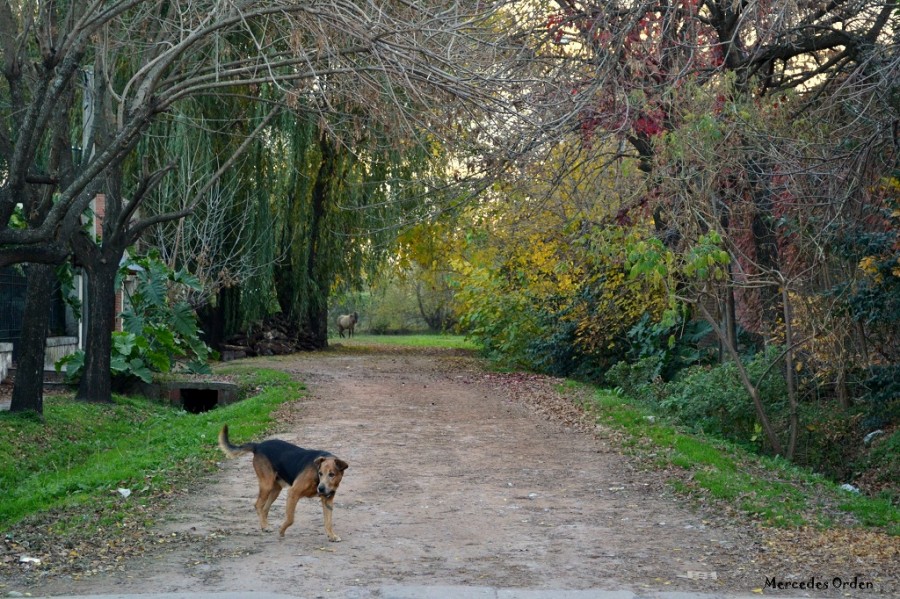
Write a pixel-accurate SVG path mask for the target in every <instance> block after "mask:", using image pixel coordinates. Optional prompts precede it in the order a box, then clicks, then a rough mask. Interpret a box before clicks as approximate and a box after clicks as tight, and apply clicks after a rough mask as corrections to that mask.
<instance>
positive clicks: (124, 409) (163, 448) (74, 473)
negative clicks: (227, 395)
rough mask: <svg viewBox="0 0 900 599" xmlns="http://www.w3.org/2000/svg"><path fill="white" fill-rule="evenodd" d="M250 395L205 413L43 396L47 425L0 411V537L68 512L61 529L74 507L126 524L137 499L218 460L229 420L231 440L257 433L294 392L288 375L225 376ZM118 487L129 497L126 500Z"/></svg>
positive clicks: (249, 371)
mask: <svg viewBox="0 0 900 599" xmlns="http://www.w3.org/2000/svg"><path fill="white" fill-rule="evenodd" d="M222 370H223V371H225V372H228V373H230V374H235V375H237V378H238V383H239V384H240V385H241V387H242V388H245V389H254V390H256V394H255V395H254V396H253V397H250V398H248V399H245V400H244V401H240V402H237V403H234V404H231V405H229V406H224V407H221V408H217V409H215V410H212V411H209V412H205V413H202V414H189V413H187V412H185V411H183V410H182V409H180V408H179V407H175V406H171V405H164V404H162V403H160V402H155V401H151V400H146V399H143V398H127V397H119V396H116V397H115V398H114V402H113V403H111V404H95V403H85V402H76V401H74V399H72V397H71V396H52V397H48V398H47V399H46V401H45V405H44V422H43V423H42V422H40V421H39V420H38V419H37V418H35V417H34V416H33V415H32V416H28V415H24V416H23V415H19V414H12V413H9V412H3V413H0V498H2V499H0V533H2V532H5V531H6V530H8V529H9V528H10V527H11V526H13V525H14V524H15V523H17V522H19V521H21V520H22V519H24V518H26V517H29V516H33V515H37V514H41V513H46V512H49V511H51V510H53V511H61V512H72V519H71V520H66V519H65V518H61V519H59V520H58V521H57V523H56V524H55V526H56V528H57V530H59V531H61V530H63V529H66V528H67V527H69V526H73V525H77V524H76V523H77V521H78V520H79V519H84V517H83V514H81V515H78V514H79V511H80V510H84V509H93V508H92V507H91V506H100V505H103V506H105V508H104V509H106V508H110V507H112V511H111V512H110V513H109V514H108V515H107V516H105V517H106V518H107V519H109V520H110V521H116V520H119V519H121V518H122V517H123V514H122V513H120V511H119V510H125V511H127V510H128V509H130V508H134V506H135V505H136V504H139V503H140V502H141V500H142V497H143V496H148V497H149V496H152V495H155V494H158V493H165V492H168V490H170V489H171V488H173V486H176V485H177V484H178V481H179V480H180V477H189V476H193V475H196V474H197V473H199V472H203V471H206V470H208V469H210V468H211V467H212V465H213V464H214V463H215V460H217V459H221V455H220V454H218V450H217V449H216V440H217V435H218V431H219V429H220V428H221V426H222V424H225V423H228V424H229V425H230V428H231V431H232V437H233V438H235V439H237V440H245V439H249V438H253V437H257V436H258V435H260V434H261V433H262V432H263V431H264V430H266V428H267V427H268V426H270V424H271V422H272V419H271V417H270V414H271V413H272V411H273V410H274V409H275V408H276V407H277V406H278V405H280V404H281V403H283V402H285V401H288V400H291V399H294V398H296V397H297V396H298V395H299V393H300V385H299V384H298V383H295V382H292V381H291V379H290V377H289V376H288V375H286V374H283V373H280V372H276V371H271V370H258V369H253V368H251V367H245V368H243V369H241V368H236V369H231V371H228V370H226V369H222ZM118 488H127V489H130V490H131V491H132V493H133V494H132V496H131V498H132V499H130V500H129V501H127V502H125V501H122V497H121V496H120V495H119V494H118V493H117V492H116V489H118Z"/></svg>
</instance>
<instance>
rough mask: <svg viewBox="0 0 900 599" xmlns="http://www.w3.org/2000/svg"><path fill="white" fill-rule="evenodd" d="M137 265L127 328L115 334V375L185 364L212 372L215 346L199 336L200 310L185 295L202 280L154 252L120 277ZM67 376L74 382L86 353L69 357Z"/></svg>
mask: <svg viewBox="0 0 900 599" xmlns="http://www.w3.org/2000/svg"><path fill="white" fill-rule="evenodd" d="M134 266H136V267H137V268H135V269H134V270H135V271H136V274H135V279H136V285H135V288H134V291H133V292H132V293H131V294H130V295H129V296H128V299H129V302H128V306H127V307H126V309H125V310H124V311H123V313H122V322H123V327H124V329H125V330H124V331H116V332H114V333H112V356H111V360H110V370H111V372H112V375H113V377H114V378H115V379H118V380H120V381H121V380H128V379H134V378H137V379H141V380H142V381H145V382H148V383H149V382H151V380H152V379H153V372H169V371H170V370H172V369H173V368H174V367H175V366H176V364H178V363H181V364H183V365H184V367H185V368H186V369H187V370H189V371H190V372H200V373H206V372H209V365H208V363H207V360H208V358H209V353H210V350H209V348H208V347H207V346H206V344H205V343H203V341H202V340H201V339H200V329H199V328H198V326H197V315H196V314H195V313H194V310H193V308H191V306H190V304H188V303H187V302H186V301H184V300H183V299H176V298H177V295H178V293H179V292H180V291H181V290H183V289H187V290H199V289H200V287H201V285H200V281H199V280H198V279H197V278H196V277H194V276H193V275H191V274H189V273H188V272H186V271H184V270H179V271H173V270H171V269H170V268H169V267H168V266H166V264H165V263H164V262H162V261H161V260H160V259H159V258H158V257H155V256H150V257H147V258H142V259H139V260H135V261H133V262H129V263H127V264H125V265H123V266H122V269H121V271H120V276H124V274H126V273H127V272H131V271H130V270H129V268H130V267H134ZM63 367H65V370H66V380H67V381H69V382H75V381H77V380H78V379H79V378H80V377H81V373H82V370H83V369H84V352H83V351H78V352H75V353H74V354H71V355H69V356H66V357H65V358H63V359H61V360H60V361H58V362H57V364H56V369H57V370H61V369H62V368H63Z"/></svg>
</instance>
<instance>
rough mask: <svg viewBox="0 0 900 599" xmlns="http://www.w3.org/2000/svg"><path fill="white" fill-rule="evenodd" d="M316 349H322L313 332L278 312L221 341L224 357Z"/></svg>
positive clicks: (231, 358)
mask: <svg viewBox="0 0 900 599" xmlns="http://www.w3.org/2000/svg"><path fill="white" fill-rule="evenodd" d="M316 349H321V346H320V344H318V343H316V341H315V339H314V338H313V336H312V335H310V334H309V333H306V332H305V331H300V330H299V328H298V327H297V325H296V324H295V323H291V322H288V321H287V320H286V319H285V318H284V317H283V316H280V315H276V316H271V317H269V318H266V319H265V320H264V321H263V322H262V323H257V324H255V325H254V326H253V327H252V328H251V329H250V330H249V331H247V332H242V333H237V334H236V335H232V336H231V337H229V338H228V339H226V340H225V342H224V343H223V344H222V345H221V352H222V360H223V361H228V360H237V359H238V358H245V357H248V356H251V357H252V356H281V355H285V354H293V353H296V352H300V351H312V350H316Z"/></svg>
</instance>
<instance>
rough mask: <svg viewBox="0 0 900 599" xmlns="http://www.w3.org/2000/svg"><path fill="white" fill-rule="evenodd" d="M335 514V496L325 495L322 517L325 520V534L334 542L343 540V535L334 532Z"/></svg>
mask: <svg viewBox="0 0 900 599" xmlns="http://www.w3.org/2000/svg"><path fill="white" fill-rule="evenodd" d="M333 514H334V497H329V498H326V497H323V498H322V517H323V519H324V520H325V534H326V535H328V540H329V541H332V542H333V543H338V542H340V540H341V537H339V536H337V535H336V534H334V526H333V525H332V520H331V517H332V515H333Z"/></svg>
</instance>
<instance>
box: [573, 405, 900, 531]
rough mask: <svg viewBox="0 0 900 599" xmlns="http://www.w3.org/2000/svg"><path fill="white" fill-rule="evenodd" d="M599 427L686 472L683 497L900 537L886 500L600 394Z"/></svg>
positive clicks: (773, 521) (898, 511)
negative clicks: (849, 519) (839, 517)
mask: <svg viewBox="0 0 900 599" xmlns="http://www.w3.org/2000/svg"><path fill="white" fill-rule="evenodd" d="M585 407H587V408H589V409H592V410H593V411H594V413H595V414H596V416H597V420H598V422H602V423H604V424H607V425H610V426H612V427H613V428H615V429H617V430H620V431H622V432H624V433H625V435H626V439H625V440H624V445H625V446H627V447H633V448H636V449H634V450H633V451H634V452H635V453H639V454H643V455H648V456H649V455H653V456H654V458H653V461H652V463H653V464H654V465H655V466H656V467H660V468H667V469H672V468H674V469H676V470H680V471H681V473H682V474H683V476H675V477H673V479H672V482H671V484H672V487H673V488H674V489H675V491H676V492H678V493H682V494H687V495H695V496H709V497H712V498H714V499H715V500H718V501H722V502H725V503H727V504H729V505H732V506H734V507H735V508H736V509H739V510H741V511H742V512H744V513H745V514H747V515H748V516H750V517H752V518H754V519H757V520H758V521H760V522H761V523H763V524H765V525H768V526H803V525H815V526H823V527H827V526H829V525H830V524H831V523H832V522H833V521H834V513H835V511H838V512H839V511H843V512H848V513H850V514H853V515H854V516H855V517H856V519H857V520H858V522H859V523H860V524H862V525H863V526H869V527H875V528H880V529H884V530H885V531H887V532H888V533H889V534H891V535H900V508H898V507H897V506H895V505H893V504H892V503H891V501H890V500H889V499H887V498H872V497H865V496H860V495H855V494H852V493H848V492H846V491H844V490H842V489H840V488H839V487H838V486H837V485H836V484H834V483H832V482H829V481H827V480H826V479H825V478H824V477H821V476H819V475H816V474H813V473H811V472H809V471H806V470H803V469H801V468H796V467H794V466H793V465H791V464H789V463H788V462H786V461H784V460H780V459H772V458H767V457H761V456H758V455H756V454H753V453H750V452H748V451H746V450H744V449H743V448H740V447H738V446H735V445H733V444H730V443H726V442H723V441H719V440H715V439H710V438H706V437H702V436H697V435H694V434H688V433H684V432H682V431H681V430H679V429H678V428H677V427H675V426H673V425H671V424H669V423H666V422H664V421H661V420H660V418H659V417H658V416H657V415H655V414H653V413H652V412H650V411H648V410H647V409H646V408H644V407H642V406H640V405H638V404H637V403H636V402H632V401H631V400H630V399H629V398H627V397H625V396H622V395H619V394H616V393H613V392H611V391H608V390H603V389H598V390H597V391H596V394H595V395H594V396H593V397H592V398H591V399H590V400H589V401H588V402H587V403H586V406H585Z"/></svg>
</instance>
